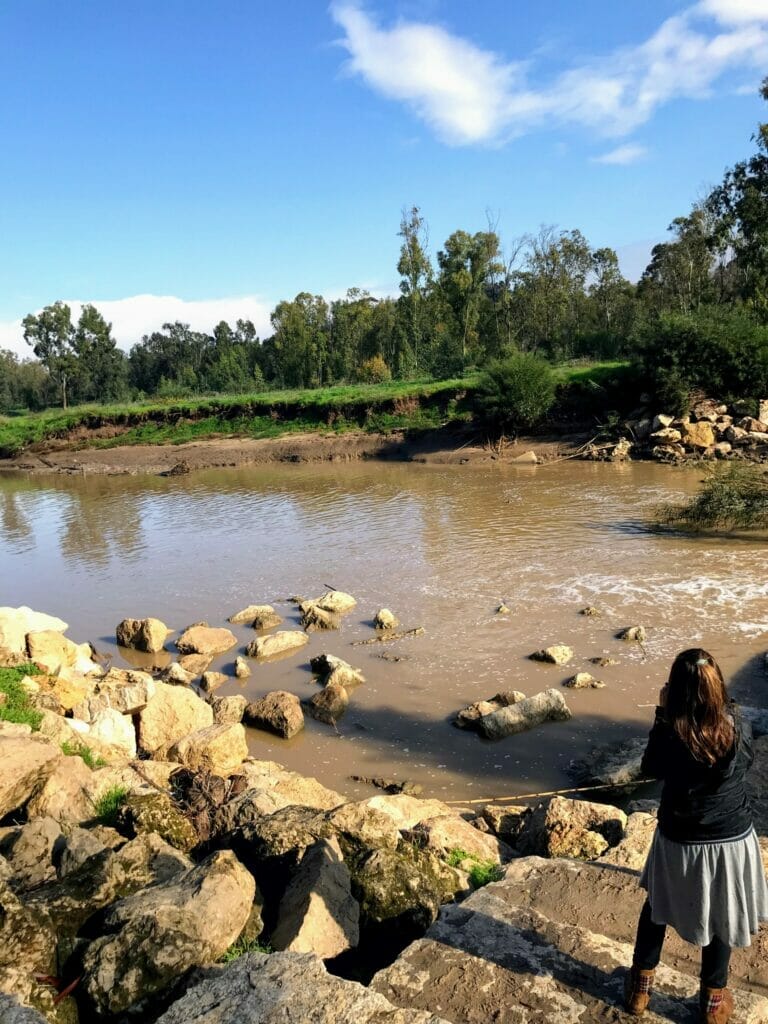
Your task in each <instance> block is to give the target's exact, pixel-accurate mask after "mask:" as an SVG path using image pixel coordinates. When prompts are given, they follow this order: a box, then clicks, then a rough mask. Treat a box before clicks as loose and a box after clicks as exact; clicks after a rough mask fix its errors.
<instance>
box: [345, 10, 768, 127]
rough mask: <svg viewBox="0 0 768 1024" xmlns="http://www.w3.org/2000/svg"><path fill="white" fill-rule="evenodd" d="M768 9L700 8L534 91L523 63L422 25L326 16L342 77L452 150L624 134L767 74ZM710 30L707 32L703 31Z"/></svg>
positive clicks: (351, 14) (352, 13) (352, 14)
mask: <svg viewBox="0 0 768 1024" xmlns="http://www.w3.org/2000/svg"><path fill="white" fill-rule="evenodd" d="M765 8H766V0H702V2H701V3H699V4H695V5H693V6H691V7H689V8H687V9H686V10H684V11H683V12H682V13H681V14H678V15H675V16H673V17H670V18H668V19H667V20H666V21H664V22H662V24H661V25H660V26H659V28H658V29H657V30H656V32H654V33H653V35H652V36H650V37H649V38H648V39H646V40H645V41H644V42H642V43H640V44H638V45H635V46H626V47H623V48H620V49H618V50H616V51H615V52H613V53H611V54H609V55H607V56H603V57H599V58H596V59H594V60H592V61H587V62H584V63H582V64H581V65H580V66H576V67H573V68H569V69H567V70H565V71H563V72H561V73H560V74H559V75H557V76H556V77H555V78H554V79H553V80H552V81H551V82H549V83H545V84H532V79H533V70H534V69H533V67H532V64H531V62H529V61H528V60H526V61H508V60H505V59H504V58H503V57H502V56H501V55H499V54H497V53H494V52H492V51H490V50H485V49H482V48H481V47H479V46H477V45H476V44H474V43H472V42H470V41H468V40H466V39H463V38H461V37H460V36H457V35H453V34H451V33H450V32H448V31H447V30H446V29H444V28H442V27H440V26H437V25H432V24H428V23H425V22H415V21H404V20H401V21H399V22H397V23H396V24H395V25H394V26H393V27H392V28H382V27H380V26H379V25H378V24H377V22H376V21H374V20H373V19H372V18H371V17H370V16H369V15H368V14H367V13H366V12H365V11H363V10H362V9H361V8H360V7H359V6H358V5H357V4H356V3H354V2H342V0H338V2H336V3H334V4H333V5H332V6H331V13H332V15H333V17H334V19H335V20H336V22H337V23H338V24H339V25H340V26H341V27H342V28H343V30H344V37H343V39H342V40H341V45H342V46H343V47H344V48H345V49H346V50H347V52H348V54H349V60H348V61H347V63H346V69H347V70H348V71H349V72H350V73H351V74H356V75H359V76H360V77H361V78H363V79H364V81H366V82H367V83H368V85H369V86H371V87H372V88H373V89H374V90H375V91H377V92H379V93H381V94H382V95H384V96H386V97H388V98H390V99H394V100H399V101H401V102H404V103H406V104H408V105H409V106H410V107H411V108H412V109H413V110H414V111H415V112H416V114H417V116H418V117H420V118H421V119H422V120H423V121H425V122H426V123H427V124H428V125H429V126H430V127H431V128H432V129H433V130H434V131H435V133H436V134H437V135H438V137H439V138H441V139H443V140H444V141H445V142H448V143H449V144H452V145H472V144H477V143H486V144H495V143H500V142H504V141H507V140H509V139H510V138H513V137H514V136H515V135H520V134H522V133H524V132H528V131H531V130H533V129H536V128H542V127H548V126H552V125H553V124H571V125H577V126H581V127H588V128H590V129H592V130H594V131H596V132H597V133H599V134H602V135H605V136H615V137H621V136H625V135H628V134H629V133H630V132H632V131H633V130H634V129H636V128H637V127H638V126H639V125H641V124H644V123H645V122H646V121H648V120H649V118H650V117H651V116H652V115H653V113H654V112H655V110H656V109H657V108H658V107H659V106H661V105H662V104H664V103H668V102H669V101H670V100H673V99H677V98H681V97H685V98H701V97H703V96H706V95H707V94H708V92H709V90H710V88H711V87H712V86H713V84H714V83H715V82H716V80H717V79H718V78H720V77H721V76H722V75H723V74H725V73H726V72H728V71H732V70H741V71H743V70H744V69H753V68H755V69H757V70H759V71H761V72H762V70H763V69H764V68H765V67H766V66H768V13H766V10H765ZM713 19H714V21H715V22H716V24H715V25H713Z"/></svg>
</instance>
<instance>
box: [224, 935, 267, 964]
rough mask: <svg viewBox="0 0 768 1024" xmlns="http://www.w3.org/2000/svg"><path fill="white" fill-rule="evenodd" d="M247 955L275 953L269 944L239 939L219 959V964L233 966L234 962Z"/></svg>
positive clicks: (255, 940)
mask: <svg viewBox="0 0 768 1024" xmlns="http://www.w3.org/2000/svg"><path fill="white" fill-rule="evenodd" d="M246 953H274V949H272V947H271V946H270V945H269V943H268V942H259V940H258V939H238V940H237V942H233V943H232V945H231V946H230V947H229V949H228V950H227V951H226V953H224V954H222V956H220V957H219V963H220V964H231V963H232V961H233V960H238V959H239V958H240V957H241V956H245V955H246Z"/></svg>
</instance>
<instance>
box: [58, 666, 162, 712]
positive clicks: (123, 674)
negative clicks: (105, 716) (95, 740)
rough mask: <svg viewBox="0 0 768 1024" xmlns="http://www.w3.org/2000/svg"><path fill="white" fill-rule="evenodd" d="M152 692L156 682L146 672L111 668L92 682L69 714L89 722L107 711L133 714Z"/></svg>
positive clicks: (141, 706)
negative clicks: (92, 684) (82, 698)
mask: <svg viewBox="0 0 768 1024" xmlns="http://www.w3.org/2000/svg"><path fill="white" fill-rule="evenodd" d="M156 692H157V683H156V682H155V680H154V679H153V678H152V676H151V675H150V674H149V673H148V672H137V671H136V670H134V669H122V668H111V669H110V670H109V672H107V674H106V675H105V676H102V678H101V679H98V680H97V681H96V682H95V684H94V686H93V689H92V690H91V692H90V694H89V695H88V697H87V698H86V699H85V700H83V701H80V703H79V704H75V705H74V706H73V707H72V714H73V715H74V716H75V718H80V719H82V720H83V721H84V722H92V721H93V719H94V718H95V716H96V715H97V714H98V713H99V712H100V711H105V710H106V709H108V708H109V709H112V710H114V711H119V712H120V714H121V715H135V714H136V713H137V712H139V711H141V710H142V709H143V708H145V707H146V706H147V704H148V703H149V702H150V700H151V699H152V698H153V697H154V695H155V693H156Z"/></svg>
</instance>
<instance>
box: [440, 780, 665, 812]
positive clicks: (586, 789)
mask: <svg viewBox="0 0 768 1024" xmlns="http://www.w3.org/2000/svg"><path fill="white" fill-rule="evenodd" d="M655 781H656V780H655V779H633V780H632V782H601V783H600V785H599V786H577V787H575V788H574V787H572V788H571V789H549V790H544V791H543V792H541V793H518V794H516V795H515V796H486V797H482V798H481V799H480V800H443V803H444V804H448V805H449V806H458V807H466V806H468V805H470V804H498V803H507V802H509V801H512V802H515V803H517V802H518V801H520V800H533V799H534V798H538V797H542V796H562V795H563V793H593V792H594V791H595V790H597V789H622V788H623V787H625V786H642V785H644V784H645V783H646V782H655Z"/></svg>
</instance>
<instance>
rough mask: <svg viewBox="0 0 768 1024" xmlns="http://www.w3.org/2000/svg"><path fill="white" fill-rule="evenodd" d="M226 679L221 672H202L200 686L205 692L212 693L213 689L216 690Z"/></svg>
mask: <svg viewBox="0 0 768 1024" xmlns="http://www.w3.org/2000/svg"><path fill="white" fill-rule="evenodd" d="M226 681H227V677H226V676H225V675H224V673H223V672H203V678H202V680H201V682H200V686H201V687H202V689H203V690H205V692H206V693H213V691H214V690H218V688H219V687H220V686H223V685H224V683H226Z"/></svg>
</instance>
